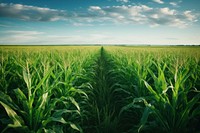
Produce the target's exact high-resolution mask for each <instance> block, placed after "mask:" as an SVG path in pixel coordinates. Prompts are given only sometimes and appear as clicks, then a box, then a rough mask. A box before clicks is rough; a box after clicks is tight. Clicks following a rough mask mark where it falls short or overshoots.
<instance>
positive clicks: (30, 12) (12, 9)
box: [0, 3, 67, 21]
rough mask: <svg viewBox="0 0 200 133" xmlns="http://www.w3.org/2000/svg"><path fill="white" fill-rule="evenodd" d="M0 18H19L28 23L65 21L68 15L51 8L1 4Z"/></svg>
mask: <svg viewBox="0 0 200 133" xmlns="http://www.w3.org/2000/svg"><path fill="white" fill-rule="evenodd" d="M0 17H10V18H17V19H21V20H26V21H56V20H62V19H65V18H66V17H67V13H66V12H65V11H62V10H56V9H50V8H41V7H36V6H27V5H22V4H12V3H11V4H5V3H1V4H0Z"/></svg>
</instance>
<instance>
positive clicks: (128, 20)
mask: <svg viewBox="0 0 200 133" xmlns="http://www.w3.org/2000/svg"><path fill="white" fill-rule="evenodd" d="M89 9H96V10H89V11H91V12H90V15H91V14H93V16H95V17H94V19H91V21H96V19H97V20H98V21H100V20H102V21H111V22H115V23H124V24H148V25H150V26H151V27H155V26H159V25H168V26H173V27H179V28H184V27H187V26H188V25H190V24H191V23H193V22H196V21H197V16H196V14H194V13H193V12H192V11H178V10H175V9H170V8H168V7H164V8H151V7H149V6H147V5H134V6H132V5H127V6H125V5H122V6H107V7H98V8H97V7H96V8H91V7H90V8H89ZM102 13H103V15H102Z"/></svg>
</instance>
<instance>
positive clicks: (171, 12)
mask: <svg viewBox="0 0 200 133" xmlns="http://www.w3.org/2000/svg"><path fill="white" fill-rule="evenodd" d="M160 12H161V13H163V14H165V15H175V13H176V11H175V10H173V9H169V8H168V7H165V8H160Z"/></svg>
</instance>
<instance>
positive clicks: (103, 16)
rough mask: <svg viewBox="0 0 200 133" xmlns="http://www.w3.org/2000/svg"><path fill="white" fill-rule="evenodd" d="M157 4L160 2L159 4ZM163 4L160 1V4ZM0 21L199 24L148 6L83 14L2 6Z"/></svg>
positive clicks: (90, 9) (183, 13) (105, 8)
mask: <svg viewBox="0 0 200 133" xmlns="http://www.w3.org/2000/svg"><path fill="white" fill-rule="evenodd" d="M156 1H158V0H156ZM162 2H163V1H161V0H160V3H162ZM0 17H11V18H17V19H22V20H26V21H56V20H66V21H69V22H71V23H72V24H73V25H74V26H91V24H93V23H94V22H95V23H97V22H98V23H103V24H105V23H107V22H111V23H113V22H114V23H116V24H119V23H120V24H147V25H149V26H151V27H156V26H159V25H168V26H174V27H179V28H184V27H187V26H188V25H190V24H192V23H194V22H196V21H197V15H196V14H195V13H193V11H190V10H187V11H178V10H175V9H171V8H169V7H164V8H158V7H157V8H152V7H149V6H147V5H141V4H140V5H121V6H103V7H100V6H90V7H88V8H87V10H85V11H84V12H70V13H69V12H68V13H67V12H66V11H62V10H56V9H50V8H41V7H35V6H27V5H21V4H0Z"/></svg>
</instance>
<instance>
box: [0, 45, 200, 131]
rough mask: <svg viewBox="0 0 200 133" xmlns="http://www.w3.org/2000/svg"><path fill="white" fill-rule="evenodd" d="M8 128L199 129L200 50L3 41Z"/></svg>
mask: <svg viewBox="0 0 200 133" xmlns="http://www.w3.org/2000/svg"><path fill="white" fill-rule="evenodd" d="M0 58H1V59H0V69H1V70H0V75H1V77H0V110H1V111H0V130H1V131H2V132H38V133H40V132H52V133H53V132H64V133H65V132H72V133H73V132H85V133H88V132H92V133H108V132H112V133H122V132H127V133H129V132H131V133H132V132H158V133H159V132H166V133H168V132H172V133H177V132H199V131H200V127H199V125H200V121H199V120H200V48H199V47H189V46H188V47H178V46H177V47H176V46H174V47H162V46H159V47H156V46H151V47H147V46H145V47H139V46H137V47H136V46H135V47H123V46H121V47H120V46H104V47H100V46H0Z"/></svg>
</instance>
